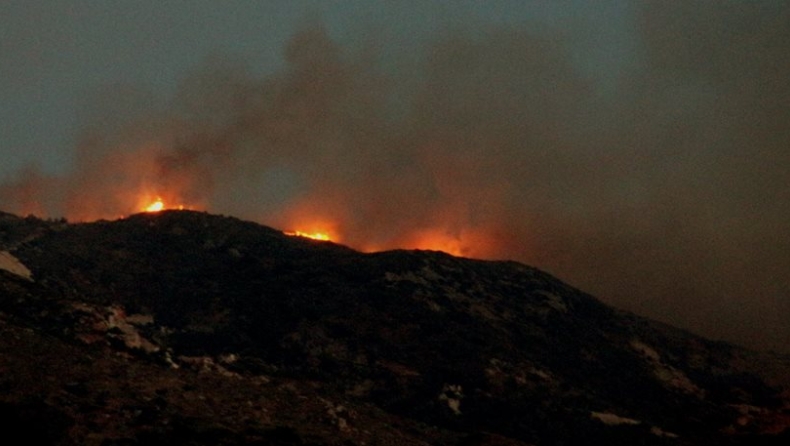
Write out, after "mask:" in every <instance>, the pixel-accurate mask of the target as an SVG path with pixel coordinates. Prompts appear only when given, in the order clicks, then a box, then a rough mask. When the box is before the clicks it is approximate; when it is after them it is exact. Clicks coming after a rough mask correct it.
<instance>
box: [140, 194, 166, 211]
mask: <svg viewBox="0 0 790 446" xmlns="http://www.w3.org/2000/svg"><path fill="white" fill-rule="evenodd" d="M164 208H165V202H164V201H162V198H160V197H156V201H154V202H153V203H151V204H149V205H148V206H146V207H145V208H143V211H144V212H159V211H161V210H162V209H164Z"/></svg>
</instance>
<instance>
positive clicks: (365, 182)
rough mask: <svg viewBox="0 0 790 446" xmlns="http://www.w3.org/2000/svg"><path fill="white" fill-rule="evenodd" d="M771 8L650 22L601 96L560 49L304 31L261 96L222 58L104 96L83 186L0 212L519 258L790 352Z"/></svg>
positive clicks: (562, 44) (22, 191) (778, 68)
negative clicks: (155, 206) (173, 217)
mask: <svg viewBox="0 0 790 446" xmlns="http://www.w3.org/2000/svg"><path fill="white" fill-rule="evenodd" d="M770 5H771V4H770V3H768V2H715V3H714V2H703V1H699V2H698V1H684V2H664V1H646V2H644V3H643V5H642V10H641V12H640V14H641V16H640V21H639V23H638V25H639V26H638V42H637V47H638V51H637V54H636V55H635V57H636V60H635V61H634V63H633V64H632V65H631V66H629V67H628V68H623V69H624V70H626V69H627V72H623V73H619V76H620V78H621V81H620V83H619V84H618V88H617V89H616V91H613V92H605V93H602V92H601V90H600V88H598V87H597V86H596V82H595V80H593V79H590V77H589V76H586V75H584V74H583V73H581V72H580V71H579V69H578V68H577V66H576V65H575V64H574V63H573V55H572V54H571V50H570V43H569V42H570V41H572V40H573V36H572V35H568V34H567V33H561V32H557V33H551V32H545V30H544V31H541V32H540V33H532V32H530V31H529V30H524V29H517V28H512V29H488V30H482V31H481V30H478V32H476V33H474V34H473V35H472V34H463V33H461V32H460V31H459V32H458V33H449V32H448V33H445V34H443V35H442V36H440V37H438V38H437V39H436V40H435V41H433V42H431V43H430V44H429V45H426V46H425V47H424V48H422V53H421V57H420V63H419V64H417V65H416V66H415V65H414V64H409V65H404V66H402V67H401V68H398V65H397V63H392V62H391V61H388V62H387V63H383V62H382V59H383V58H384V55H382V54H379V53H377V51H376V49H375V47H366V48H361V49H360V48H347V47H343V46H341V45H339V44H338V43H337V42H335V41H333V40H332V39H331V38H329V36H328V34H327V32H326V31H325V30H324V29H323V28H322V27H321V26H320V25H311V26H307V27H305V29H303V30H302V31H300V32H298V33H297V34H296V35H294V36H293V38H292V39H291V41H290V42H289V43H288V44H287V46H286V47H285V48H284V49H283V55H284V59H285V62H286V64H285V68H284V69H282V70H281V71H279V72H278V73H276V74H275V75H272V76H266V77H261V76H256V75H254V74H252V73H251V71H250V70H249V69H248V68H247V67H246V66H245V64H244V63H243V62H239V61H236V60H233V59H230V58H213V59H209V60H207V61H206V63H205V64H204V65H203V66H201V67H199V69H197V70H195V72H193V73H192V74H190V75H189V76H188V77H187V78H186V79H185V80H184V82H183V83H182V85H181V87H180V89H179V91H178V92H177V94H176V95H175V96H174V97H172V98H168V99H167V101H160V102H159V103H158V105H156V106H150V107H137V106H130V107H123V106H119V104H121V105H123V104H130V103H133V104H139V103H140V102H141V99H140V97H138V96H137V93H135V92H134V91H131V90H129V89H114V90H113V91H112V93H110V92H105V93H106V94H103V95H102V98H101V99H100V100H97V101H96V102H97V103H96V105H95V107H96V113H94V114H93V117H92V118H91V119H88V122H86V125H85V128H84V130H83V132H82V136H81V139H80V142H79V144H78V145H77V147H76V154H75V166H74V169H73V171H72V172H71V173H70V174H69V175H66V176H62V177H51V176H46V175H44V174H41V173H37V172H36V171H35V169H31V170H30V171H27V172H24V173H20V175H19V176H18V178H16V179H14V180H12V181H9V182H7V183H6V184H3V185H0V199H2V202H3V203H4V206H7V207H9V208H8V209H5V210H8V211H14V212H19V213H23V214H26V213H36V214H40V215H45V216H55V217H59V216H65V217H67V218H69V219H71V220H92V219H97V218H117V217H119V216H123V215H128V214H130V213H134V212H138V211H139V210H140V209H141V206H142V205H143V204H144V203H146V201H150V200H151V199H153V198H154V197H162V198H163V199H164V200H165V202H166V203H170V204H184V205H186V206H188V207H192V208H196V209H205V210H208V211H210V212H217V213H224V214H231V215H235V216H239V217H242V218H247V219H252V220H255V221H259V222H261V223H264V224H267V225H270V226H274V227H278V228H281V229H298V230H305V231H314V230H321V231H326V232H329V233H331V234H332V235H333V237H334V238H335V239H336V240H338V241H339V242H341V243H344V244H348V245H350V246H352V247H355V248H358V249H362V250H379V249H388V248H427V249H441V250H446V251H449V252H452V253H456V254H460V255H465V256H471V257H482V258H491V259H493V258H497V259H499V258H510V259H516V260H519V261H523V262H525V263H528V264H532V265H535V266H538V267H540V268H543V269H546V270H548V271H550V272H552V273H554V274H556V275H558V276H559V277H561V278H563V279H565V280H567V281H569V282H571V283H572V284H574V285H576V286H578V287H580V288H582V289H584V290H586V291H589V292H591V293H592V294H595V295H597V296H599V297H600V298H601V299H603V300H605V301H607V302H609V303H612V304H614V305H616V306H619V307H622V308H625V309H630V310H633V311H635V312H637V313H640V314H643V315H646V316H650V317H654V318H657V319H660V320H664V321H668V322H671V323H673V324H676V325H680V326H682V327H685V328H688V329H691V330H692V331H695V332H697V333H701V334H704V335H708V336H712V337H715V338H724V339H727V340H731V341H736V342H739V343H742V344H747V345H750V346H754V347H758V348H763V349H768V348H773V349H783V350H785V351H786V350H787V346H786V345H787V344H788V341H790V324H788V323H787V322H788V320H790V237H788V229H789V228H788V222H790V187H789V183H788V180H790V83H788V82H787V80H788V79H790V12H789V11H790V9H788V8H786V7H782V6H773V7H772V6H770ZM393 67H394V68H393ZM164 102H166V104H165V105H162V104H163V103H164ZM142 103H146V101H145V98H143V100H142Z"/></svg>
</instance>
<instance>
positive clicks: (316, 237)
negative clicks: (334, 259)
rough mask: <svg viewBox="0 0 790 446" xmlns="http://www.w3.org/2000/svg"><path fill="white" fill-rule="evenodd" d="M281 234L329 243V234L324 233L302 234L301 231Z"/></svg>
mask: <svg viewBox="0 0 790 446" xmlns="http://www.w3.org/2000/svg"><path fill="white" fill-rule="evenodd" d="M283 234H285V235H290V236H293V237H306V238H311V239H313V240H323V241H330V240H331V238H330V237H329V234H327V233H325V232H302V231H284V232H283Z"/></svg>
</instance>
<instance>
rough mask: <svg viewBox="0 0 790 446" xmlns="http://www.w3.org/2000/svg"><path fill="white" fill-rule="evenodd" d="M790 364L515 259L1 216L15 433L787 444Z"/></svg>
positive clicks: (198, 216) (4, 390) (187, 222)
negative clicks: (635, 311)
mask: <svg viewBox="0 0 790 446" xmlns="http://www.w3.org/2000/svg"><path fill="white" fill-rule="evenodd" d="M788 371H790V362H789V361H788V359H787V358H785V357H780V356H778V355H770V354H762V353H759V354H758V353H755V352H749V351H747V350H744V349H740V348H737V347H734V346H732V345H728V344H725V343H721V342H713V341H709V340H706V339H703V338H700V337H697V336H694V335H691V334H689V333H686V332H683V331H680V330H678V329H674V328H672V327H669V326H665V325H662V324H659V323H656V322H651V321H649V320H647V319H643V318H640V317H637V316H635V315H632V314H629V313H625V312H622V311H618V310H616V309H613V308H611V307H608V306H606V305H604V304H603V303H601V302H600V301H598V300H596V299H595V298H594V297H591V296H589V295H587V294H585V293H583V292H581V291H579V290H577V289H574V288H572V287H571V286H568V285H566V284H564V283H562V282H560V281H559V280H557V279H555V278H553V277H551V276H550V275H548V274H546V273H543V272H541V271H539V270H537V269H534V268H530V267H527V266H524V265H522V264H519V263H515V262H491V261H479V260H472V259H463V258H457V257H452V256H450V255H447V254H443V253H438V252H427V251H389V252H381V253H373V254H363V253H359V252H356V251H353V250H351V249H349V248H346V247H343V246H340V245H336V244H333V243H330V242H316V241H312V240H309V239H304V238H300V237H289V236H286V235H284V234H282V233H281V232H279V231H276V230H273V229H270V228H267V227H264V226H260V225H257V224H254V223H249V222H244V221H240V220H237V219H234V218H228V217H221V216H214V215H209V214H205V213H199V212H192V211H165V212H161V213H157V214H139V215H134V216H131V217H129V218H126V219H121V220H117V221H111V222H108V221H99V222H95V223H84V224H68V223H66V222H64V221H43V220H39V219H36V218H32V217H28V218H20V217H16V216H13V215H10V214H3V213H0V427H1V428H2V430H3V438H4V440H3V444H12V443H9V441H12V440H10V439H12V438H22V439H24V441H23V443H20V444H58V445H160V444H161V445H165V444H168V445H172V444H185V445H244V444H256V445H418V444H421V445H424V444H447V445H528V444H529V445H596V444H613V445H620V444H622V445H692V444H693V445H713V444H715V445H731V444H732V445H735V444H744V445H747V444H748V445H761V444H762V445H774V444H775V445H779V444H782V445H785V444H790V443H788V440H790V430H788V427H790V404H788V401H790V394H788V392H787V390H786V389H787V387H786V386H787V385H788V381H790V377H789V376H790V375H789V374H788Z"/></svg>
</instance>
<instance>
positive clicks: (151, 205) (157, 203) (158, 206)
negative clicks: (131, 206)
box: [140, 197, 186, 212]
mask: <svg viewBox="0 0 790 446" xmlns="http://www.w3.org/2000/svg"><path fill="white" fill-rule="evenodd" d="M143 203H148V204H143V205H142V206H141V208H140V210H142V211H143V212H159V211H163V210H165V209H179V210H183V209H186V208H185V207H184V205H183V204H180V205H178V206H170V205H166V204H165V201H164V200H163V199H162V197H156V200H154V201H152V202H148V201H144V202H143Z"/></svg>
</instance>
